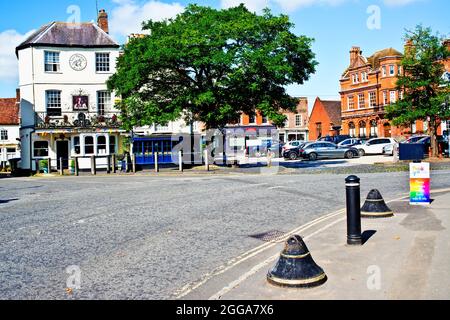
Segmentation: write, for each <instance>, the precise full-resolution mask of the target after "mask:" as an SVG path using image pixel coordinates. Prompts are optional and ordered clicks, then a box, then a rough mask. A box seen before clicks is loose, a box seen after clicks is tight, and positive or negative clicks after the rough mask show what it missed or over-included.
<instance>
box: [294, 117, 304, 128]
mask: <svg viewBox="0 0 450 320" xmlns="http://www.w3.org/2000/svg"><path fill="white" fill-rule="evenodd" d="M299 119H300V120H299ZM302 124H303V115H302V114H296V115H295V126H296V127H301V126H302Z"/></svg>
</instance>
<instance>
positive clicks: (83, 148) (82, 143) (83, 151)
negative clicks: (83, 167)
mask: <svg viewBox="0 0 450 320" xmlns="http://www.w3.org/2000/svg"><path fill="white" fill-rule="evenodd" d="M100 136H104V137H105V139H106V153H102V154H100V153H99V152H98V137H100ZM75 137H79V138H80V153H75V143H74V140H75ZM86 137H92V138H93V140H94V144H93V145H92V146H93V148H94V153H86V143H85V139H86ZM115 137H116V144H115V148H117V141H118V140H117V139H118V138H117V136H115ZM72 146H73V147H72V154H74V155H75V156H81V157H84V156H107V155H110V154H111V153H110V141H109V134H107V133H95V134H94V133H81V134H79V135H78V136H72ZM114 152H115V150H114Z"/></svg>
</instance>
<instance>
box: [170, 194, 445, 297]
mask: <svg viewBox="0 0 450 320" xmlns="http://www.w3.org/2000/svg"><path fill="white" fill-rule="evenodd" d="M447 191H450V188H444V189H437V190H434V191H433V192H435V193H439V192H447ZM408 197H409V195H407V196H402V197H399V198H395V199H392V200H389V201H386V203H391V202H394V201H401V200H404V199H405V198H408ZM345 210H346V209H345V208H344V209H340V210H338V211H335V212H332V213H329V214H327V215H324V216H322V217H319V218H317V219H315V220H313V221H310V222H308V223H306V224H304V225H302V226H300V227H298V228H296V229H294V230H292V231H291V232H288V233H287V234H286V236H285V237H283V238H282V239H280V240H279V241H278V242H282V241H285V240H286V239H287V238H288V237H289V236H291V235H293V234H296V233H300V232H301V231H304V230H307V229H309V228H311V227H312V226H314V225H316V224H318V223H320V222H323V221H324V220H327V219H329V218H332V217H334V216H337V215H339V214H342V213H344V212H345ZM342 220H345V217H344V218H340V219H338V220H336V221H334V222H332V223H330V224H328V225H326V226H325V227H322V228H321V229H319V230H317V231H315V232H313V233H312V234H310V235H308V236H306V237H305V238H304V240H306V239H309V238H311V237H312V236H314V235H316V234H318V233H320V232H322V231H324V230H326V229H327V228H329V227H331V226H332V225H334V224H336V223H339V222H341V221H342ZM276 244H277V242H270V243H264V244H262V245H260V246H258V247H256V248H254V249H252V250H249V251H247V252H245V253H243V254H242V255H240V256H238V257H236V258H234V259H232V260H230V261H229V262H228V263H227V264H225V265H223V266H221V267H219V268H217V269H215V271H212V272H211V273H207V274H206V275H205V276H204V277H203V279H202V280H201V281H199V282H197V283H193V284H187V285H186V286H184V287H182V288H181V289H180V290H178V291H176V292H175V294H174V295H175V296H176V298H177V299H180V298H182V297H184V296H186V295H188V294H189V293H191V292H192V291H194V290H195V289H197V288H198V287H200V286H202V285H203V284H205V283H206V282H208V281H209V280H210V279H212V278H214V277H216V276H218V275H220V274H222V273H224V272H226V271H228V270H230V269H232V268H233V267H235V266H236V265H238V264H240V263H242V262H244V261H246V260H248V259H249V258H251V257H253V256H255V255H257V254H258V253H261V252H263V251H265V250H267V249H269V248H272V247H273V246H275V245H276ZM278 256H279V253H277V254H276V255H274V256H272V257H270V258H268V259H266V260H265V261H263V262H262V263H260V264H258V265H256V266H255V267H253V268H252V269H251V270H250V271H248V272H246V273H245V274H243V275H242V276H241V277H239V279H237V280H235V281H233V282H231V283H230V284H228V285H227V286H226V287H224V288H223V289H222V290H220V291H219V292H218V293H216V294H214V295H213V296H211V298H215V297H220V296H221V295H223V293H222V292H225V290H228V291H229V290H231V289H232V288H234V287H236V286H237V285H239V284H240V283H242V282H243V281H244V280H245V279H247V278H248V277H250V276H251V275H253V274H254V273H256V272H257V271H258V270H260V269H261V268H262V267H263V266H265V265H267V264H268V263H270V262H271V261H273V260H275V259H276V258H277V257H278ZM255 270H256V271H255ZM230 288H231V289H230ZM219 293H220V294H219ZM211 298H210V299H211Z"/></svg>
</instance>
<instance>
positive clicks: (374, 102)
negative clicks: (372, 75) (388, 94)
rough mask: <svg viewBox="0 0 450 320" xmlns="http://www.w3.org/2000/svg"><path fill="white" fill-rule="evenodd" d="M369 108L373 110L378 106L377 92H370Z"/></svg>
mask: <svg viewBox="0 0 450 320" xmlns="http://www.w3.org/2000/svg"><path fill="white" fill-rule="evenodd" d="M372 98H373V99H372ZM369 106H370V107H371V108H374V107H376V106H377V92H376V91H370V92H369Z"/></svg>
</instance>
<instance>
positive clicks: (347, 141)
mask: <svg viewBox="0 0 450 320" xmlns="http://www.w3.org/2000/svg"><path fill="white" fill-rule="evenodd" d="M362 143H363V142H362V140H361V139H358V138H349V139H345V140H344V141H341V142H339V143H338V144H337V145H338V146H339V147H353V146H356V145H359V144H362Z"/></svg>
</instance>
